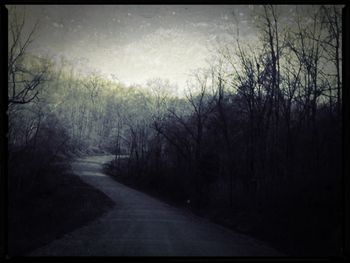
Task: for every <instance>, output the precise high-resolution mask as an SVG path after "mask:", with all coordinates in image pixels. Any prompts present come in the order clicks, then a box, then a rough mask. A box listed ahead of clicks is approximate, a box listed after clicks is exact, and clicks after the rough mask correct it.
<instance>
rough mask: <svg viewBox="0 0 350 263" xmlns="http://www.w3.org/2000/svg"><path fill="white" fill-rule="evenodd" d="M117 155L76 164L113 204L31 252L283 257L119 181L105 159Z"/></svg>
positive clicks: (54, 254) (104, 254) (78, 171)
mask: <svg viewBox="0 0 350 263" xmlns="http://www.w3.org/2000/svg"><path fill="white" fill-rule="evenodd" d="M112 159H113V156H110V155H109V156H90V157H86V158H81V159H77V160H76V162H75V163H74V164H73V169H74V171H75V173H76V174H78V175H79V176H80V177H81V178H82V179H83V180H84V181H85V182H87V183H89V184H91V185H93V186H94V187H96V188H97V189H99V190H101V191H102V192H104V193H105V194H106V195H108V196H109V197H110V198H111V199H112V200H113V201H114V202H115V206H114V208H112V209H111V210H110V211H109V212H107V213H106V214H104V215H103V216H101V217H100V218H99V219H97V220H95V221H93V222H91V223H89V224H87V225H85V226H83V227H81V228H79V229H77V230H75V231H73V232H71V233H69V234H67V235H65V236H64V237H63V238H61V239H58V240H55V241H53V242H52V243H50V244H48V245H46V246H44V247H42V248H40V249H37V250H35V251H34V252H32V253H31V254H30V255H31V256H283V255H282V254H280V253H279V252H277V251H276V250H274V249H272V248H269V247H268V246H267V245H265V244H264V243H262V242H260V241H258V240H255V239H253V238H250V237H248V236H245V235H242V234H238V233H235V232H233V231H231V230H229V229H226V228H224V227H221V226H219V225H216V224H213V223H210V222H209V221H207V220H205V219H202V218H200V217H197V216H194V215H192V214H191V213H189V212H187V211H183V210H181V209H177V208H174V207H171V206H169V205H167V204H165V203H163V202H160V201H158V200H156V199H154V198H152V197H150V196H148V195H146V194H143V193H141V192H139V191H136V190H134V189H131V188H129V187H127V186H124V185H122V184H120V183H118V182H116V181H115V180H113V179H112V178H110V177H109V176H107V175H105V174H103V173H102V164H103V163H105V162H107V161H110V160H112ZM57 220H59V219H57Z"/></svg>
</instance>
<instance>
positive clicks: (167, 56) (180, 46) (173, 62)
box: [20, 5, 307, 89]
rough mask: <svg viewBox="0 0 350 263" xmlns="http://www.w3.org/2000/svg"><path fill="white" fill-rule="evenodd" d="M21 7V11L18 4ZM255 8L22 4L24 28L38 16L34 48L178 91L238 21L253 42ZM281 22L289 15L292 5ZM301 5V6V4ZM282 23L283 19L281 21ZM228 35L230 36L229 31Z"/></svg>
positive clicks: (84, 66) (83, 65)
mask: <svg viewBox="0 0 350 263" xmlns="http://www.w3.org/2000/svg"><path fill="white" fill-rule="evenodd" d="M20 8H22V9H23V6H21V7H20ZM254 8H255V6H254V7H253V6H248V5H245V6H238V5H210V6H205V5H195V6H191V5H185V6H184V5H157V6H152V5H146V6H140V5H107V6H106V5H105V6H103V5H95V6H88V5H83V6H77V5H69V6H67V5H66V6H64V5H60V6H56V5H46V6H42V5H32V6H25V10H26V22H27V26H28V28H29V27H30V25H31V24H33V23H34V22H35V21H36V20H38V19H39V20H40V31H39V32H38V34H37V35H36V40H35V42H34V43H33V44H32V46H31V49H32V51H33V52H36V53H42V54H46V53H49V54H53V55H56V56H60V55H64V56H65V57H67V58H68V59H69V60H71V61H74V62H75V63H77V64H79V63H80V68H82V70H84V71H85V72H89V71H90V70H92V69H95V70H98V71H100V73H102V74H103V75H105V76H107V77H111V76H112V74H113V75H114V76H116V77H117V78H118V80H119V81H121V82H124V83H125V84H145V83H146V81H147V80H148V79H152V78H157V77H160V78H164V79H169V80H170V82H171V83H173V84H175V83H177V84H178V85H179V88H180V89H182V88H183V87H184V85H185V82H186V79H187V78H188V76H189V74H191V72H192V71H193V70H195V69H197V68H202V67H207V65H208V63H207V61H208V59H209V58H210V57H211V55H212V54H213V52H212V51H211V50H213V49H214V48H215V46H217V44H218V43H220V42H222V39H227V37H228V36H229V35H228V29H229V28H232V27H234V26H235V21H236V20H235V18H234V16H233V15H232V13H234V14H235V16H236V18H238V19H239V20H240V37H242V39H243V40H245V42H248V43H249V42H254V39H256V37H257V36H256V30H255V29H254V27H253V26H250V24H251V21H252V13H253V12H251V11H252V9H254ZM281 8H284V10H286V11H287V13H285V14H284V15H283V16H281V18H282V20H285V21H288V19H289V18H291V17H293V8H291V6H284V7H281ZM303 9H305V6H303ZM306 15H307V14H306ZM282 22H283V21H282ZM231 36H232V34H231Z"/></svg>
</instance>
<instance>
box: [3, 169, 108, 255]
mask: <svg viewBox="0 0 350 263" xmlns="http://www.w3.org/2000/svg"><path fill="white" fill-rule="evenodd" d="M50 176H51V177H59V180H58V182H59V183H58V184H55V186H54V187H50V188H48V187H37V188H36V189H37V191H35V192H32V193H31V194H30V195H26V196H25V197H23V198H21V199H18V200H16V201H15V203H14V204H12V205H10V206H9V213H8V254H9V256H23V255H26V254H28V253H29V252H31V251H32V250H34V249H36V248H39V247H41V246H44V245H45V244H47V243H49V242H50V241H53V240H55V239H58V238H60V237H62V236H63V235H64V234H66V233H69V232H71V231H73V230H74V229H76V228H78V227H81V226H82V225H84V224H86V223H88V222H90V221H92V220H93V219H95V218H97V217H99V216H101V215H102V214H103V213H105V212H106V211H108V210H109V209H110V208H112V207H113V206H114V203H113V201H112V200H111V199H110V198H109V197H107V196H106V195H105V194H104V193H102V192H100V191H99V190H97V189H95V188H93V187H92V186H90V185H88V184H86V183H84V182H83V181H82V180H81V179H80V178H79V177H78V176H76V175H74V174H72V173H71V172H60V171H56V172H55V173H53V174H50ZM9 195H10V194H9ZM10 196H11V195H10Z"/></svg>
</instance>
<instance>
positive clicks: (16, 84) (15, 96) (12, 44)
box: [8, 9, 50, 106]
mask: <svg viewBox="0 0 350 263" xmlns="http://www.w3.org/2000/svg"><path fill="white" fill-rule="evenodd" d="M12 12H13V16H11V18H12V19H11V20H10V21H9V56H8V105H9V106H11V105H13V104H26V103H30V102H31V101H33V100H34V99H38V94H39V86H40V85H41V84H42V83H43V82H44V81H45V80H46V78H47V75H48V71H49V68H50V61H49V60H47V59H40V60H41V61H39V62H40V68H35V69H34V68H29V67H28V65H26V64H28V59H29V58H30V56H29V54H28V47H29V46H30V44H31V43H32V42H33V41H34V34H35V32H36V31H37V29H38V22H36V24H35V25H34V26H33V28H32V29H31V30H30V31H29V33H28V34H27V35H26V34H25V29H24V27H25V14H23V15H19V14H18V12H17V10H16V9H14V10H12ZM37 59H39V58H37Z"/></svg>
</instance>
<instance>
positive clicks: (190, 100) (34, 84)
mask: <svg viewBox="0 0 350 263" xmlns="http://www.w3.org/2000/svg"><path fill="white" fill-rule="evenodd" d="M305 12H307V15H305ZM295 14H296V15H295V16H294V17H293V19H291V20H290V21H287V22H286V21H285V20H284V17H283V15H281V14H279V9H278V6H268V5H266V6H261V7H259V8H258V7H257V8H255V10H254V17H253V18H252V23H253V24H254V26H255V27H256V30H257V34H258V41H257V42H254V43H253V42H244V41H242V40H241V38H240V27H239V21H238V20H237V27H236V30H235V31H233V32H230V34H231V35H232V41H231V42H229V43H225V44H222V45H220V46H219V47H218V48H217V50H216V53H215V59H213V60H212V61H210V63H208V67H207V68H201V69H198V70H197V71H196V72H194V73H193V74H192V75H191V77H190V79H189V81H188V84H187V87H185V92H184V94H183V96H179V95H176V94H175V93H174V92H173V90H174V87H173V86H172V84H171V83H170V82H169V81H167V80H166V79H163V78H162V76H159V78H153V79H150V80H149V81H148V83H147V85H145V86H141V85H126V84H123V83H122V82H118V81H113V80H110V79H106V78H104V77H103V76H102V75H100V74H99V73H98V72H97V71H96V72H92V73H91V74H81V73H80V72H79V71H78V70H77V69H75V67H74V63H73V62H72V61H69V59H65V58H63V57H55V58H53V57H47V56H38V55H34V54H31V53H30V52H28V47H29V46H30V45H34V44H35V37H34V33H35V30H36V28H35V27H34V28H33V29H32V31H31V32H30V34H27V35H24V34H23V27H24V24H25V18H24V17H21V16H19V15H18V16H17V15H11V16H9V22H8V23H9V24H8V27H9V32H8V41H9V46H8V105H7V106H8V111H7V114H8V138H7V139H8V193H9V207H16V206H19V204H20V203H21V202H23V200H28V199H30V198H31V196H32V195H33V194H34V193H37V192H40V191H43V192H46V193H48V194H49V193H50V191H52V189H53V188H55V187H58V186H59V185H60V183H61V181H62V180H64V178H65V177H64V176H61V174H62V173H63V171H66V170H67V169H68V167H67V165H64V164H68V163H69V162H70V161H71V160H72V159H73V158H74V157H75V156H82V155H88V154H103V153H111V154H114V155H115V159H114V161H112V162H111V163H109V164H108V165H106V166H105V170H106V172H107V173H108V174H109V175H111V176H112V177H113V178H115V179H116V180H117V181H119V182H122V183H124V184H126V185H129V186H131V187H134V188H136V189H139V190H141V191H143V192H146V193H148V194H150V195H152V196H155V197H157V198H159V199H162V200H165V201H166V202H168V203H170V204H173V205H175V206H179V207H185V208H187V209H189V210H191V211H193V212H194V213H196V214H198V215H201V216H203V217H207V218H209V219H210V220H213V221H214V222H217V223H219V224H222V225H224V226H227V227H230V228H232V229H235V230H237V231H241V232H243V233H249V234H251V235H253V236H256V237H259V238H261V239H264V240H267V241H268V242H271V243H272V244H274V245H275V246H277V248H279V249H281V250H282V251H285V252H286V253H289V254H291V255H315V254H317V255H318V254H322V253H325V254H337V253H339V251H340V247H341V233H342V231H343V230H342V228H341V216H342V214H341V213H342V207H341V198H342V195H341V189H342V188H341V187H342V186H341V182H342V122H343V120H342V87H343V86H342V83H343V81H342V79H343V74H342V72H343V63H342V61H343V60H342V43H343V40H342V9H341V7H339V6H313V7H312V8H308V9H307V10H306V11H305V10H302V9H301V8H296V12H295ZM19 207H20V206H19Z"/></svg>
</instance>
